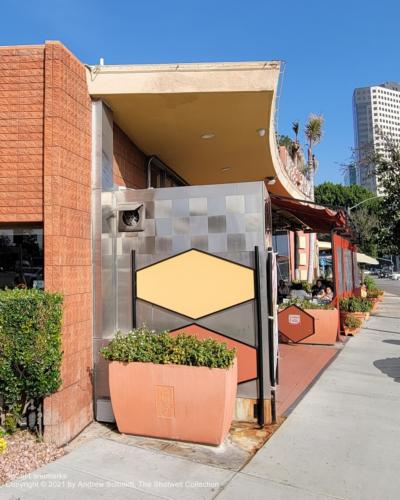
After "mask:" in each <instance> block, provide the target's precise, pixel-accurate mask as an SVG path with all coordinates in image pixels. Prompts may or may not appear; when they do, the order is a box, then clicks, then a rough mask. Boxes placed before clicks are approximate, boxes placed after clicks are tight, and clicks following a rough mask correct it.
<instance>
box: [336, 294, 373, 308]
mask: <svg viewBox="0 0 400 500" xmlns="http://www.w3.org/2000/svg"><path fill="white" fill-rule="evenodd" d="M339 307H340V310H341V311H344V312H369V311H371V309H372V307H373V303H372V302H371V301H370V300H368V299H365V298H362V297H354V296H352V297H347V298H345V299H340V301H339Z"/></svg>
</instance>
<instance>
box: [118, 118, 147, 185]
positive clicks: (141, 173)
mask: <svg viewBox="0 0 400 500" xmlns="http://www.w3.org/2000/svg"><path fill="white" fill-rule="evenodd" d="M113 136H114V137H113V139H114V158H113V174H114V175H113V176H114V182H115V184H117V185H118V186H126V187H128V188H133V189H144V188H146V187H147V183H146V179H147V167H146V156H145V154H144V153H143V152H142V151H141V150H140V149H139V148H138V147H137V146H135V144H134V143H133V142H132V141H131V140H130V139H129V137H128V136H127V135H126V134H125V133H124V132H123V131H122V130H121V129H120V128H119V127H118V125H117V124H115V123H114V134H113Z"/></svg>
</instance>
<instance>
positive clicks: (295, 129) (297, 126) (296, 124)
mask: <svg viewBox="0 0 400 500" xmlns="http://www.w3.org/2000/svg"><path fill="white" fill-rule="evenodd" d="M292 130H293V132H294V137H295V142H297V143H298V142H299V130H300V124H299V122H293V123H292Z"/></svg>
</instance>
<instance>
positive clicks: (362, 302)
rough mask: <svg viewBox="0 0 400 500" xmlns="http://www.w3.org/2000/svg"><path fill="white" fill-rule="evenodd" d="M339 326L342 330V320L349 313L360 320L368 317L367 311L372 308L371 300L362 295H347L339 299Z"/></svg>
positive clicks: (343, 320)
mask: <svg viewBox="0 0 400 500" xmlns="http://www.w3.org/2000/svg"><path fill="white" fill-rule="evenodd" d="M339 308H340V328H341V330H342V331H343V330H344V322H345V320H346V317H347V316H349V315H351V316H354V317H357V318H359V319H360V320H361V321H363V320H364V319H367V318H368V317H369V312H370V311H371V309H372V302H371V301H370V300H368V299H366V298H363V297H355V296H351V297H347V298H345V299H340V301H339Z"/></svg>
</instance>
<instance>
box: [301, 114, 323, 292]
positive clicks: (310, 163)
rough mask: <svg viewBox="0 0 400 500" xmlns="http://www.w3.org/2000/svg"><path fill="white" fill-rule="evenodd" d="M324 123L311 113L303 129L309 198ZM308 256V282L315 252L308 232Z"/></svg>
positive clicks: (313, 238)
mask: <svg viewBox="0 0 400 500" xmlns="http://www.w3.org/2000/svg"><path fill="white" fill-rule="evenodd" d="M323 123H324V118H323V117H322V116H321V115H314V114H311V115H310V116H309V117H308V121H307V123H306V127H305V130H304V133H305V136H306V138H307V141H308V158H307V167H308V178H309V180H310V190H311V199H314V178H315V171H316V166H317V163H316V161H315V158H314V154H313V147H314V146H315V145H316V144H318V143H319V142H320V141H321V138H322V125H323ZM309 248H310V250H309V256H308V259H309V260H308V263H309V264H308V276H307V281H308V282H309V283H311V282H312V279H313V265H312V263H313V262H314V254H315V234H314V233H311V234H310V244H309Z"/></svg>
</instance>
